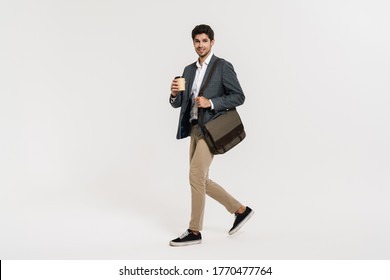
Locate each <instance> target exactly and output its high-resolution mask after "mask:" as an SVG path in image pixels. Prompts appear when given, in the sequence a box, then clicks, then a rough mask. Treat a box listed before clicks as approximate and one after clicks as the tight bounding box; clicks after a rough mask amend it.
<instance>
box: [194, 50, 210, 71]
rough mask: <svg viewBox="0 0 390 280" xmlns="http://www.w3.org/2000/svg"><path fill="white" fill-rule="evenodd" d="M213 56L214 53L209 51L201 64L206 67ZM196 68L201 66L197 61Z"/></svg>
mask: <svg viewBox="0 0 390 280" xmlns="http://www.w3.org/2000/svg"><path fill="white" fill-rule="evenodd" d="M213 55H214V53H213V52H212V51H210V54H209V56H208V57H207V58H206V60H205V61H204V62H203V64H206V66H208V65H209V63H210V60H211V58H212V57H213ZM196 66H197V67H198V68H200V67H202V65H200V63H199V59H198V60H197V61H196Z"/></svg>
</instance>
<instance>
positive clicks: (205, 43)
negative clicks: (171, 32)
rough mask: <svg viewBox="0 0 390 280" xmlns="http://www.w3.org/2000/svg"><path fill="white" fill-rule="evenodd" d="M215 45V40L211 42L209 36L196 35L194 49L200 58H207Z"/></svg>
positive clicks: (203, 34)
mask: <svg viewBox="0 0 390 280" xmlns="http://www.w3.org/2000/svg"><path fill="white" fill-rule="evenodd" d="M213 45H214V40H212V41H210V38H209V36H208V35H206V34H205V33H202V34H198V35H195V38H194V47H195V51H196V53H197V54H198V55H199V57H200V58H203V57H206V56H207V55H208V54H209V53H210V51H211V48H212V46H213Z"/></svg>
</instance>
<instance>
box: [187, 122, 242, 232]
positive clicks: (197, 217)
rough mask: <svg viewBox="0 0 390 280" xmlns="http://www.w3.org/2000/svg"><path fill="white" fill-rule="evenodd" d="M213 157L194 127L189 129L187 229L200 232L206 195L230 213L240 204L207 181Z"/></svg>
mask: <svg viewBox="0 0 390 280" xmlns="http://www.w3.org/2000/svg"><path fill="white" fill-rule="evenodd" d="M213 158H214V155H213V154H212V153H211V152H210V150H209V147H208V146H207V143H206V141H205V140H204V138H203V135H201V134H200V133H199V131H198V126H197V125H195V126H193V127H192V129H191V144H190V174H189V177H190V185H191V199H192V207H191V221H190V224H189V229H190V230H193V231H201V230H202V228H203V216H204V208H205V201H206V194H207V195H208V196H210V197H212V198H213V199H215V200H216V201H218V202H219V203H221V204H222V205H223V206H225V208H226V209H227V210H228V211H229V212H230V213H232V214H233V213H234V212H236V211H237V210H238V209H239V208H240V207H241V205H242V204H241V203H240V202H238V201H237V200H236V199H235V198H234V197H232V196H231V195H230V194H229V193H228V192H227V191H226V190H225V189H224V188H222V187H221V186H220V185H218V184H217V183H215V182H213V181H211V180H210V179H209V168H210V165H211V163H212V161H213Z"/></svg>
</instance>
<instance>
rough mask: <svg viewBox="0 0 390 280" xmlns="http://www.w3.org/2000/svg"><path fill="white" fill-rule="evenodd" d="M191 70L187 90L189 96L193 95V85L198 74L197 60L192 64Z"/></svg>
mask: <svg viewBox="0 0 390 280" xmlns="http://www.w3.org/2000/svg"><path fill="white" fill-rule="evenodd" d="M190 69H191V72H190V75H189V77H188V88H187V91H188V96H190V95H191V91H192V85H193V84H194V80H195V75H196V62H195V63H194V64H192V65H191V68H190Z"/></svg>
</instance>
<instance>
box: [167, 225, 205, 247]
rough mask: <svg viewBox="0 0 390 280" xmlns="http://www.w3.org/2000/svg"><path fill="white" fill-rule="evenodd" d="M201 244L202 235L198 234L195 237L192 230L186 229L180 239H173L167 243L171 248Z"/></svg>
mask: <svg viewBox="0 0 390 280" xmlns="http://www.w3.org/2000/svg"><path fill="white" fill-rule="evenodd" d="M199 243H202V235H201V234H200V232H199V233H198V235H195V234H194V233H193V232H192V230H190V229H187V230H186V232H185V233H183V234H182V235H181V236H180V237H178V238H176V239H173V240H172V241H171V242H169V245H171V246H186V245H194V244H199Z"/></svg>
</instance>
